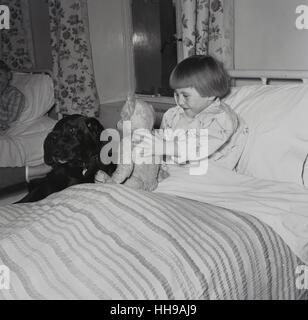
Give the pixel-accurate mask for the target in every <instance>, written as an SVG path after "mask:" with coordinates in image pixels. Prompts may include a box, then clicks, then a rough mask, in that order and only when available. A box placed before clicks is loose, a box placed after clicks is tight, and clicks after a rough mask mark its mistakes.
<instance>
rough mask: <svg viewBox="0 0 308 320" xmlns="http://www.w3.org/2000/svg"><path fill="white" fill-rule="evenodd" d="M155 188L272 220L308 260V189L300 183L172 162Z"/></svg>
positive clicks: (266, 220)
mask: <svg viewBox="0 0 308 320" xmlns="http://www.w3.org/2000/svg"><path fill="white" fill-rule="evenodd" d="M169 170H170V177H169V178H167V179H165V180H164V181H162V182H161V183H160V184H159V186H158V188H157V189H156V190H155V192H161V193H166V194H172V195H176V196H179V197H183V198H187V199H192V200H197V201H200V202H204V203H209V204H213V205H216V206H219V207H223V208H226V209H230V210H238V211H241V212H244V213H247V214H250V215H253V216H255V217H256V218H258V219H259V220H261V221H262V222H264V223H266V224H268V225H269V226H270V227H272V229H273V230H274V231H276V232H277V233H278V234H279V235H280V236H281V237H282V239H283V240H284V241H285V242H286V243H287V245H288V246H289V247H290V249H291V250H292V251H293V252H294V253H295V254H296V255H297V256H298V257H299V258H301V259H302V260H303V261H304V262H305V263H307V264H308V190H306V189H304V188H302V187H301V186H299V185H297V184H296V183H288V182H277V181H270V180H264V179H257V178H254V177H250V176H245V175H240V174H237V173H235V172H232V171H229V170H226V169H224V168H221V167H217V166H215V165H214V164H212V163H210V164H209V170H208V172H207V174H206V175H203V176H191V175H189V169H188V168H179V167H176V166H170V167H169Z"/></svg>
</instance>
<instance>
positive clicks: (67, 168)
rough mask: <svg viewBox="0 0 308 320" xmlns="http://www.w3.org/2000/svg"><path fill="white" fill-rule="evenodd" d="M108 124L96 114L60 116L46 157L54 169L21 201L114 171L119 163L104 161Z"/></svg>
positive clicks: (46, 146) (46, 145) (46, 147)
mask: <svg viewBox="0 0 308 320" xmlns="http://www.w3.org/2000/svg"><path fill="white" fill-rule="evenodd" d="M103 130H104V127H103V126H102V125H101V124H100V122H99V121H98V120H96V119H95V118H88V117H85V116H81V115H71V116H67V117H65V118H63V119H62V120H60V121H59V122H58V123H57V124H56V125H55V127H54V128H53V130H52V131H51V132H50V133H49V134H48V136H47V137H46V139H45V142H44V160H45V163H46V164H48V165H50V166H51V167H52V168H53V170H52V171H51V172H50V173H49V174H48V175H47V176H46V177H45V178H42V179H36V180H33V181H32V182H30V184H29V193H28V195H26V196H25V197H24V198H23V199H22V200H20V201H19V202H18V203H25V202H35V201H39V200H41V199H44V198H45V197H47V196H48V195H50V194H52V193H54V192H59V191H61V190H63V189H65V188H67V187H69V186H72V185H75V184H80V183H93V182H94V178H95V174H96V173H97V171H98V170H103V171H105V172H106V173H107V174H109V175H112V173H113V172H114V170H115V168H116V165H114V164H113V163H111V164H109V165H104V164H103V163H102V162H101V161H100V151H101V148H102V147H103V146H104V144H106V143H107V142H104V143H103V142H101V141H100V135H101V132H102V131H103Z"/></svg>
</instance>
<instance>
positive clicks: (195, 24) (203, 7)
mask: <svg viewBox="0 0 308 320" xmlns="http://www.w3.org/2000/svg"><path fill="white" fill-rule="evenodd" d="M181 5H182V12H183V14H182V31H183V34H182V38H183V56H184V58H186V57H189V56H191V55H194V54H204V55H207V54H210V55H213V56H214V57H216V58H217V59H218V60H220V61H222V62H223V63H224V65H225V67H226V68H228V69H232V68H233V67H234V44H233V43H234V41H233V39H234V0H181Z"/></svg>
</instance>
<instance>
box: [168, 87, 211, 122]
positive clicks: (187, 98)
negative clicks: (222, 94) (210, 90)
mask: <svg viewBox="0 0 308 320" xmlns="http://www.w3.org/2000/svg"><path fill="white" fill-rule="evenodd" d="M174 98H175V101H176V103H177V105H179V106H180V107H181V108H182V109H183V110H184V112H185V114H186V116H188V117H190V118H193V117H195V116H196V115H197V114H199V113H200V112H201V111H203V110H204V109H206V108H207V107H208V106H210V105H211V104H212V103H213V101H214V100H215V97H202V96H200V94H199V92H198V91H197V90H196V89H195V88H192V87H189V88H181V89H176V90H175V92H174Z"/></svg>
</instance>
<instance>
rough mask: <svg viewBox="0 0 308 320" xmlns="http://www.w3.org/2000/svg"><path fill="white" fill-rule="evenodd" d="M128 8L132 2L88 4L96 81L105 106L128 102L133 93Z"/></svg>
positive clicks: (106, 0)
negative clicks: (130, 92) (130, 93)
mask: <svg viewBox="0 0 308 320" xmlns="http://www.w3.org/2000/svg"><path fill="white" fill-rule="evenodd" d="M127 4H129V1H128V0H112V1H111V0H89V1H88V12H89V23H90V34H91V43H92V55H93V63H94V70H95V78H96V84H97V88H98V92H99V97H100V102H101V103H102V104H103V103H110V102H114V101H119V100H123V99H124V100H125V99H126V97H127V93H128V91H129V90H130V86H131V82H132V80H131V79H130V78H129V71H128V69H129V68H130V65H131V64H129V61H128V59H129V57H128V56H127V51H128V50H129V49H127V45H129V43H130V41H129V40H128V41H126V30H127V27H126V19H128V17H127V14H128V13H127V12H125V10H124V6H125V5H127Z"/></svg>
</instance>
